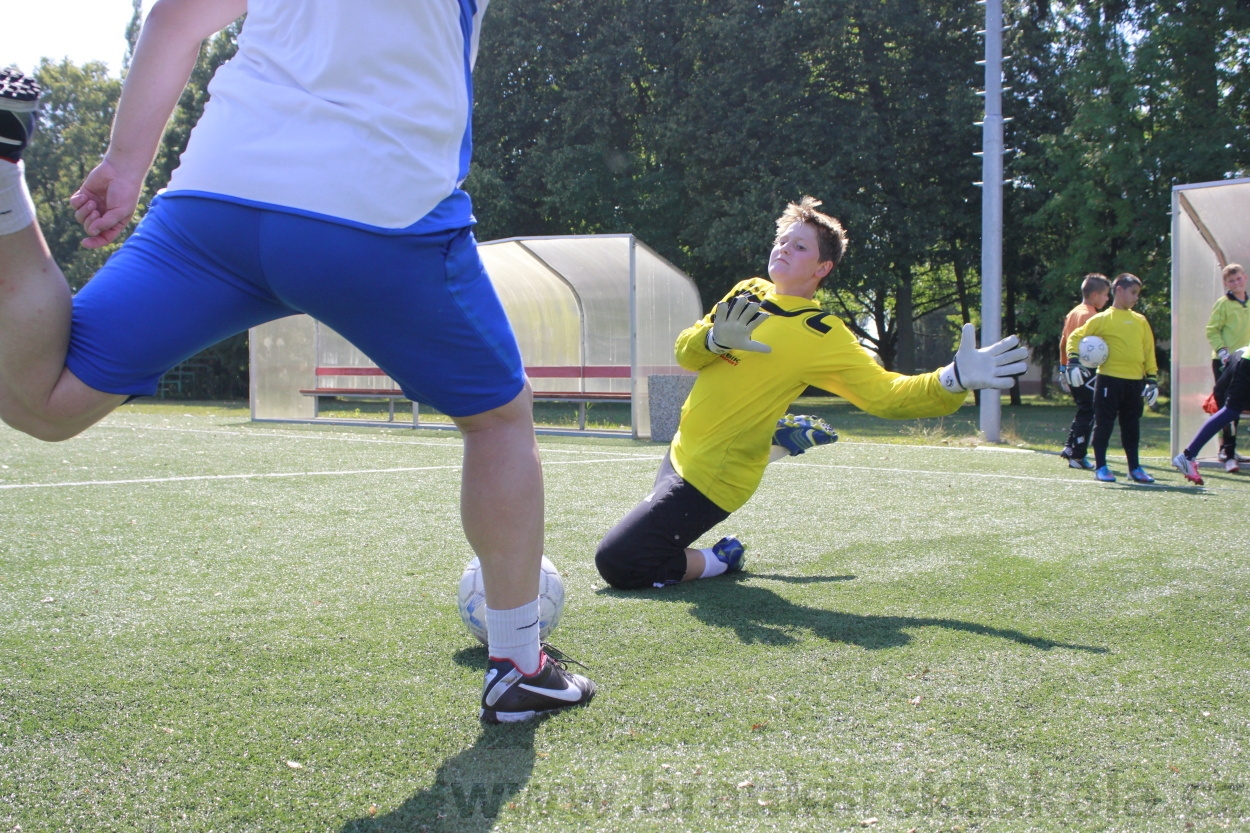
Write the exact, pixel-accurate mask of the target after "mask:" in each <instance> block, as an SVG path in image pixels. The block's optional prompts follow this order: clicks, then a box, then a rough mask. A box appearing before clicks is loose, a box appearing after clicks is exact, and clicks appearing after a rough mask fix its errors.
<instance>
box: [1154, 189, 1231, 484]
mask: <svg viewBox="0 0 1250 833" xmlns="http://www.w3.org/2000/svg"><path fill="white" fill-rule="evenodd" d="M1229 263H1240V264H1242V265H1243V266H1247V267H1250V179H1230V180H1224V181H1221V182H1202V183H1196V184H1192V185H1176V186H1173V187H1172V367H1171V372H1172V419H1171V429H1172V455H1173V456H1175V455H1176V454H1178V453H1179V452H1180V450H1181V449H1183V448H1184V447H1185V445H1186V444H1187V443H1188V442H1189V441H1190V440H1191V439H1192V438H1193V436H1194V434H1196V433H1197V432H1198V428H1199V427H1200V426H1201V425H1202V423H1203V422H1205V421H1206V419H1207V414H1206V413H1205V412H1204V411H1203V410H1202V402H1203V400H1204V399H1206V397H1207V394H1209V393H1210V392H1211V388H1212V383H1213V381H1214V380H1213V378H1212V375H1211V345H1210V344H1208V343H1207V337H1206V325H1207V320H1208V318H1209V317H1210V315H1211V306H1212V304H1214V303H1215V302H1216V300H1217V299H1218V298H1219V297H1220V296H1221V295H1223V294H1224V283H1223V279H1222V277H1221V270H1223V268H1224V266H1225V265H1227V264H1229ZM1218 441H1219V437H1218V435H1217V436H1216V438H1215V439H1214V440H1212V441H1211V442H1210V443H1208V444H1207V446H1206V447H1205V448H1203V449H1200V450H1199V459H1200V460H1203V459H1205V458H1211V459H1214V457H1215V454H1216V452H1217V451H1218V445H1219V442H1218Z"/></svg>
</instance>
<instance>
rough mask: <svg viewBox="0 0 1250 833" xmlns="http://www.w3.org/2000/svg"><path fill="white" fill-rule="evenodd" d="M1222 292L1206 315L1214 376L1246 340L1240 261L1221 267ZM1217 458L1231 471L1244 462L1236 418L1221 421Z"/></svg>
mask: <svg viewBox="0 0 1250 833" xmlns="http://www.w3.org/2000/svg"><path fill="white" fill-rule="evenodd" d="M1223 277H1224V295H1223V296H1222V297H1221V298H1220V299H1219V300H1218V301H1216V302H1215V306H1213V307H1212V308H1211V317H1210V318H1209V319H1207V343H1209V344H1210V345H1211V372H1212V373H1213V374H1214V375H1215V378H1216V380H1217V381H1218V380H1219V378H1220V374H1221V373H1223V372H1224V368H1226V367H1228V362H1229V358H1230V356H1231V354H1232V352H1233V351H1234V350H1237V349H1238V348H1240V347H1244V346H1245V345H1247V344H1250V305H1248V304H1247V298H1246V270H1245V269H1243V268H1242V266H1241V264H1240V263H1230V264H1228V265H1227V266H1225V267H1224V271H1223ZM1220 462H1221V463H1223V464H1224V470H1225V471H1227V472H1235V471H1237V470H1238V468H1239V466H1238V463H1245V462H1248V461H1247V459H1246V458H1245V457H1242V456H1241V455H1240V454H1238V453H1237V420H1236V419H1233V420H1232V421H1231V422H1228V423H1225V425H1224V427H1223V429H1222V431H1221V437H1220Z"/></svg>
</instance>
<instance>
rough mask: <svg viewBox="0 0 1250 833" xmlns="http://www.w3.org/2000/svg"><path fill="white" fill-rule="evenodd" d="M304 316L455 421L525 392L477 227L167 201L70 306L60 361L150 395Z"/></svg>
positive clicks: (92, 380)
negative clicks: (237, 339) (271, 326)
mask: <svg viewBox="0 0 1250 833" xmlns="http://www.w3.org/2000/svg"><path fill="white" fill-rule="evenodd" d="M301 312H302V313H307V314H308V315H311V316H312V317H313V318H316V319H317V320H318V321H321V322H323V323H324V324H326V325H327V326H329V327H331V328H332V329H333V330H335V331H336V332H338V333H339V334H340V335H342V336H343V337H344V338H346V339H347V340H348V341H350V342H351V343H352V344H354V345H355V346H356V347H358V348H359V349H360V350H362V351H363V352H364V353H365V354H366V355H367V356H369V358H371V359H372V360H373V361H374V362H375V363H377V365H378V367H380V368H382V370H383V371H384V372H385V373H386V374H387V375H388V376H390V377H391V378H392V379H394V380H395V381H396V383H398V384H399V386H400V388H402V389H403V391H404V393H405V394H406V395H407V396H408V397H409V398H411V399H412V400H413V401H415V402H422V403H425V404H428V405H431V406H433V407H434V408H437V409H438V410H439V411H442V412H443V413H445V414H447V415H449V416H470V415H472V414H478V413H481V412H483V411H488V410H490V409H492V408H497V407H499V406H501V405H505V404H507V403H508V402H511V401H512V400H513V399H514V398H516V396H517V394H519V393H520V392H521V389H522V387H523V386H524V384H525V370H524V367H523V366H522V364H521V355H520V352H519V350H518V349H517V345H516V338H515V337H514V336H513V333H512V327H511V326H510V325H509V323H508V319H507V316H506V315H505V314H504V310H503V306H502V304H500V302H499V297H498V296H497V295H496V294H495V289H494V287H493V286H492V285H491V282H490V279H489V277H488V276H487V274H486V270H485V269H484V268H483V266H482V261H481V259H480V258H479V257H478V254H477V246H476V243H475V241H474V239H473V233H472V232H471V231H470V229H468V228H463V229H456V230H452V231H445V232H434V233H427V234H412V233H387V231H386V230H371V229H367V228H360V227H357V226H349V225H344V224H341V223H337V222H334V221H333V220H331V219H327V218H319V217H310V216H306V215H300V214H293V213H288V212H285V211H282V210H278V209H271V208H264V207H256V206H250V205H242V204H238V203H233V202H229V201H227V200H224V199H221V200H219V199H212V198H204V197H192V196H173V195H171V196H166V197H161V198H157V199H156V200H154V201H153V203H152V206H151V209H150V210H149V211H148V214H147V216H146V217H144V218H143V221H142V222H141V223H140V224H139V226H138V227H137V228H136V229H135V231H134V233H133V234H131V236H130V238H129V239H128V240H127V241H126V243H125V244H124V245H123V246H122V247H121V249H119V250H118V251H117V252H116V253H115V254H114V255H113V256H112V257H111V258H109V260H108V262H107V263H106V264H105V265H104V267H103V268H102V269H100V271H99V272H97V273H96V275H95V277H94V278H92V279H91V280H90V281H89V282H88V283H87V285H86V286H84V287H83V288H82V290H81V291H79V292H78V294H77V295H76V296H75V297H74V318H73V326H72V329H71V331H70V346H69V354H68V356H67V357H66V360H65V363H66V366H68V367H69V369H70V370H71V371H72V372H73V373H74V375H75V376H77V377H78V378H79V379H81V380H82V381H83V382H84V383H86V384H87V385H90V386H91V387H93V388H95V389H96V390H100V391H104V392H106V393H117V394H130V395H135V394H139V395H151V394H153V393H155V392H156V387H157V382H158V381H159V379H160V377H161V375H162V374H163V373H165V371H167V370H169V369H170V368H171V367H173V366H174V365H176V364H178V363H179V362H180V361H183V360H184V359H187V358H189V357H190V356H193V355H195V354H196V353H198V352H199V351H201V350H203V349H205V348H206V347H209V346H211V345H213V344H215V343H217V342H218V341H220V340H221V339H223V338H226V337H227V336H230V335H233V334H235V333H238V332H241V331H243V330H246V329H248V328H249V327H254V326H256V325H257V324H262V323H264V322H266V321H272V320H273V319H275V318H282V317H284V316H287V315H292V314H294V313H301ZM309 382H310V384H311V380H309Z"/></svg>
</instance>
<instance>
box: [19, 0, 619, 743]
mask: <svg viewBox="0 0 1250 833" xmlns="http://www.w3.org/2000/svg"><path fill="white" fill-rule="evenodd" d="M481 5H482V6H483V7H484V6H485V3H482V4H481ZM245 13H246V14H247V21H246V23H245V24H244V27H243V32H242V35H241V36H240V38H239V51H238V54H237V55H236V56H235V58H234V59H233V60H231V61H230V62H229V63H228V64H226V65H225V66H223V67H222V68H221V69H220V70H219V71H218V72H217V74H216V76H215V77H214V79H213V81H212V82H211V84H210V85H209V92H210V93H211V100H210V101H209V103H208V106H207V107H206V109H205V111H204V115H203V117H202V118H201V120H200V123H199V124H198V125H197V126H196V128H195V130H194V132H193V134H192V137H191V140H190V144H189V146H188V148H187V151H186V152H185V153H184V154H183V156H182V160H181V166H180V167H179V168H178V170H177V171H176V172H175V173H174V176H173V179H172V181H171V183H170V185H169V187H168V190H167V191H166V193H165V194H164V195H163V196H160V197H158V198H157V199H156V200H154V201H153V203H152V206H151V210H150V211H149V212H148V214H147V216H146V217H145V218H144V220H143V222H142V223H140V225H139V227H138V228H137V229H135V232H134V234H133V235H131V237H130V238H129V239H128V240H127V241H126V243H125V245H123V246H122V247H121V249H120V250H119V251H118V252H117V253H116V254H114V255H113V257H112V258H111V259H110V260H109V261H108V263H107V264H106V265H105V266H104V267H103V268H102V269H101V270H100V271H99V272H98V273H97V274H96V275H95V277H94V278H93V279H92V280H91V281H90V282H89V283H88V284H87V285H86V287H85V288H84V289H83V290H82V291H81V292H79V293H78V294H77V296H75V297H74V298H73V299H72V301H71V298H70V292H69V289H68V287H67V286H66V283H65V279H64V277H63V276H62V275H61V272H60V270H59V269H58V268H57V265H56V264H55V263H54V262H53V261H52V259H51V256H50V255H49V252H48V248H47V246H46V245H45V243H44V240H43V237H42V235H41V233H40V230H39V227H38V224H37V223H36V222H35V221H34V210H33V206H32V205H31V201H30V196H29V193H28V191H27V189H26V187H25V182H24V180H23V168H22V165H21V163H20V156H21V151H22V149H23V147H24V146H25V144H26V143H27V141H28V140H29V137H30V132H31V130H32V128H33V124H34V117H35V113H34V110H35V103H36V98H37V92H38V90H37V87H35V86H34V85H33V83H32V82H30V81H29V80H28V79H25V78H23V77H22V76H21V75H20V74H18V73H16V72H15V71H12V70H9V71H5V72H4V74H3V75H0V154H3V158H0V290H2V292H0V418H3V419H4V421H5V422H7V423H8V424H9V425H11V426H13V427H14V428H17V429H19V430H21V431H25V432H26V433H28V434H31V435H32V436H35V437H38V438H40V439H45V440H63V439H66V438H68V437H72V436H74V435H75V434H78V433H79V432H81V431H83V430H84V429H86V428H87V427H89V426H90V425H92V424H93V423H95V422H96V421H97V420H99V419H101V418H102V417H104V416H105V415H106V414H108V413H109V412H110V411H112V410H113V409H114V408H115V407H117V406H118V405H120V404H122V403H123V402H124V401H126V398H127V397H129V396H133V395H145V394H152V393H154V392H155V390H156V385H157V380H158V379H159V378H160V376H161V374H162V373H164V372H165V371H166V370H168V369H169V368H170V367H172V366H173V365H175V364H177V363H178V362H180V361H182V360H184V359H186V358H187V357H189V356H191V355H193V354H194V353H196V352H198V351H199V350H201V349H203V348H205V347H207V346H209V345H211V344H213V343H214V342H216V341H218V340H220V339H221V338H224V337H226V336H228V335H231V334H233V333H236V332H239V331H241V330H245V329H247V328H249V327H252V326H255V325H257V324H260V323H262V322H265V321H269V320H272V319H275V318H281V317H283V316H287V315H291V314H293V313H296V312H305V313H308V314H310V315H312V316H314V317H315V318H317V319H319V320H321V321H324V322H325V323H326V324H328V325H329V326H331V327H333V328H334V330H335V331H337V332H339V333H341V334H343V335H344V336H345V337H346V338H348V339H349V340H351V341H352V342H353V343H354V344H355V345H356V346H357V347H359V348H360V349H361V350H363V351H364V352H365V353H366V354H368V355H369V356H370V357H371V358H372V359H373V360H374V361H375V362H377V364H378V365H379V366H380V367H381V368H382V369H383V370H384V371H385V372H386V373H387V374H388V375H389V376H391V377H392V378H393V379H395V381H396V382H397V383H398V384H399V385H400V387H401V388H402V389H403V390H404V392H405V393H406V394H407V395H408V396H409V397H411V398H412V399H413V400H414V401H418V400H419V401H421V402H426V403H429V404H431V405H433V406H434V407H436V408H438V409H439V410H441V411H443V412H444V413H446V414H448V415H450V416H451V417H452V418H453V419H454V420H455V422H456V425H457V426H458V427H459V428H460V430H461V432H462V433H463V434H464V440H465V443H464V467H463V475H462V477H463V482H462V489H461V518H462V522H463V525H464V530H465V534H466V536H467V538H468V540H469V543H470V545H471V546H472V548H473V550H474V552H476V553H477V555H478V556H479V557H480V558H481V562H482V572H483V576H484V579H485V585H486V594H487V604H488V610H487V612H486V616H487V622H488V627H489V631H490V645H489V648H490V657H491V658H490V662H489V665H488V668H487V672H486V682H485V685H484V689H483V692H482V702H481V707H482V708H481V714H482V718H483V719H484V720H486V721H488V722H500V721H505V722H514V721H519V720H525V719H528V718H530V717H533V716H534V715H535V714H539V713H542V712H546V711H552V710H555V709H562V708H567V707H569V706H573V705H580V704H582V703H586V702H589V701H590V699H591V698H592V697H593V696H594V693H595V686H594V683H592V682H591V681H590V680H588V679H586V678H585V677H583V676H580V675H576V674H571V673H569V672H567V671H565V670H564V669H563V668H562V667H561V666H560V664H559V663H557V662H556V661H555V660H553V659H551V658H549V657H548V656H547V655H546V653H545V652H543V651H542V649H541V647H540V645H539V642H538V628H537V621H538V577H539V562H540V559H541V553H542V536H543V486H542V470H541V467H540V463H539V458H538V446H537V443H536V441H535V438H534V430H533V422H532V419H533V417H532V406H531V393H530V388H529V384H528V382H527V381H526V378H525V374H524V369H523V367H522V365H521V360H520V354H519V352H518V350H517V347H516V341H515V339H514V337H513V334H512V330H511V328H510V327H509V325H508V322H507V319H506V317H505V316H504V312H503V308H502V307H501V305H500V303H499V300H498V298H497V297H496V295H495V293H494V290H493V288H492V286H491V283H490V281H489V279H488V278H487V275H486V273H485V271H484V269H483V267H482V264H481V261H480V260H479V259H478V255H477V249H476V244H475V242H474V239H473V234H472V231H471V227H472V225H473V223H474V220H473V216H472V208H471V205H470V201H469V197H468V195H467V194H465V193H464V192H463V191H461V190H460V189H459V184H460V183H461V182H462V181H463V180H464V177H465V176H466V175H467V172H468V162H469V123H470V119H471V110H472V106H471V105H472V101H471V90H470V85H469V72H470V70H471V67H472V64H473V60H474V58H475V54H476V47H477V37H478V31H479V26H480V14H477V13H475V7H474V5H473V4H472V3H471V2H469V0H461V2H459V3H456V2H450V0H448V2H442V3H426V2H416V3H384V2H379V1H378V0H360V2H350V3H349V2H347V0H305V2H301V3H291V2H287V0H158V2H157V3H156V4H155V5H154V6H153V7H152V9H151V12H150V13H149V15H148V18H147V21H146V22H145V23H144V26H143V31H142V33H141V35H140V38H139V42H138V45H137V47H136V49H135V53H134V58H133V62H132V64H131V67H130V72H129V74H128V75H127V76H126V81H125V84H124V86H123V89H122V97H121V101H120V102H119V105H118V109H117V117H116V122H115V124H114V126H113V133H112V137H111V140H110V144H109V148H108V151H107V153H106V154H105V156H104V159H103V160H102V161H101V162H100V164H99V165H98V166H97V167H96V168H95V169H94V170H92V171H91V172H90V173H89V174H88V175H87V178H86V181H85V182H84V183H83V185H82V187H81V189H80V190H79V191H78V192H77V193H76V194H74V196H73V197H72V198H71V201H70V203H71V205H72V206H73V208H74V209H75V212H76V213H75V218H76V219H77V220H78V221H79V222H80V223H81V224H82V226H83V228H84V229H85V230H86V233H87V235H88V236H87V239H86V240H84V241H83V245H85V246H87V247H88V248H95V247H98V246H103V245H105V244H107V243H109V242H112V241H113V240H114V239H115V238H116V237H117V236H118V235H119V234H120V233H121V232H122V231H123V229H124V228H125V227H126V225H127V224H128V223H129V221H130V218H131V216H132V215H133V213H134V211H135V206H136V203H137V200H138V197H139V191H140V187H141V184H142V182H143V178H144V175H145V174H146V173H147V170H148V168H149V167H150V165H151V163H152V159H153V158H154V156H155V154H156V151H157V148H158V145H159V143H160V140H161V136H162V133H163V132H164V128H165V124H166V121H167V120H168V118H169V116H170V114H171V112H172V111H173V109H174V106H175V104H176V103H177V100H178V97H179V95H180V94H181V92H182V89H183V87H184V86H185V85H186V82H187V80H188V78H189V77H190V73H191V70H192V69H193V67H194V66H195V63H196V59H197V56H198V54H199V49H200V43H201V42H202V41H203V40H204V39H205V38H208V37H210V36H211V35H212V34H213V33H215V32H217V31H219V30H220V29H222V28H223V27H224V26H226V25H227V24H229V23H230V22H232V21H233V20H235V19H236V18H238V17H240V16H241V15H243V14H245ZM71 317H72V326H71Z"/></svg>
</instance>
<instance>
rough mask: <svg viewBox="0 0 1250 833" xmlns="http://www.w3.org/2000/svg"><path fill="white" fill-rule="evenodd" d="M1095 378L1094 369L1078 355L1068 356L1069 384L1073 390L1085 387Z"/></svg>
mask: <svg viewBox="0 0 1250 833" xmlns="http://www.w3.org/2000/svg"><path fill="white" fill-rule="evenodd" d="M1092 378H1094V371H1092V370H1090V369H1089V368H1088V367H1086V366H1085V365H1083V364H1081V362H1080V360H1079V359H1078V358H1077V357H1076V356H1068V384H1069V385H1071V386H1072V389H1073V390H1076V389H1077V388H1083V387H1085V386H1086V385H1087V384H1089V380H1090V379H1092Z"/></svg>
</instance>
